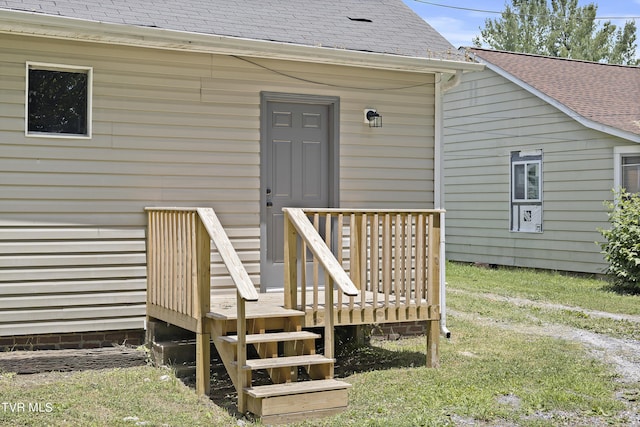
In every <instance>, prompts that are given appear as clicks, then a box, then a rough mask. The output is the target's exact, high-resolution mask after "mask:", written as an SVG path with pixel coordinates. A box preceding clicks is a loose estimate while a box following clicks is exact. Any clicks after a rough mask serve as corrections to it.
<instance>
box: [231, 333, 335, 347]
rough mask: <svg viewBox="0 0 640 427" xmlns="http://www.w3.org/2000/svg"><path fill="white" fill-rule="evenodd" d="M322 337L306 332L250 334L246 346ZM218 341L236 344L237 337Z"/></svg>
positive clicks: (233, 336) (232, 336)
mask: <svg viewBox="0 0 640 427" xmlns="http://www.w3.org/2000/svg"><path fill="white" fill-rule="evenodd" d="M321 337H322V335H320V334H316V333H313V332H308V331H298V332H273V333H265V334H250V335H247V344H260V343H268V342H285V341H302V340H311V339H314V340H315V339H318V338H321ZM219 339H220V341H224V342H227V343H229V344H237V343H238V336H237V335H226V336H223V337H220V338H219Z"/></svg>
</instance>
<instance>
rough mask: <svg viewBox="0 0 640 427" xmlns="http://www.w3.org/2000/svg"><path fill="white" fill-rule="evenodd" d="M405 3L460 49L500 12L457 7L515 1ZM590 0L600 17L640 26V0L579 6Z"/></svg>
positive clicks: (407, 0) (493, 8)
mask: <svg viewBox="0 0 640 427" xmlns="http://www.w3.org/2000/svg"><path fill="white" fill-rule="evenodd" d="M404 2H405V3H406V4H407V5H408V6H409V7H410V8H412V9H413V10H414V11H415V12H416V13H417V14H418V15H420V16H421V17H422V18H424V19H425V20H426V21H427V22H428V23H429V24H431V26H432V27H434V28H435V29H436V30H437V31H438V32H439V33H440V34H442V35H443V36H444V37H445V38H446V39H447V40H449V42H450V43H451V44H452V45H454V46H455V47H456V48H457V47H460V46H470V45H471V40H472V39H473V38H474V37H475V36H478V35H480V28H481V27H482V28H484V22H485V19H487V18H490V19H496V18H499V17H500V15H499V14H495V13H486V12H476V11H470V10H460V9H455V8H453V7H461V8H470V9H482V10H488V11H496V12H501V11H502V10H504V8H505V4H511V0H482V1H478V0H429V1H427V0H420V1H416V0H404ZM428 3H434V4H440V5H446V6H449V7H442V6H435V5H431V4H428ZM589 3H595V4H597V5H598V16H599V17H635V21H636V27H639V28H640V0H600V1H598V0H590V1H589V0H578V5H579V6H585V5H587V4H589ZM611 22H613V23H614V24H616V25H618V26H624V22H625V20H624V19H622V20H620V19H611ZM637 38H638V41H637V43H638V44H639V45H640V33H639V34H638V37H637ZM636 53H637V54H638V56H639V57H640V49H636Z"/></svg>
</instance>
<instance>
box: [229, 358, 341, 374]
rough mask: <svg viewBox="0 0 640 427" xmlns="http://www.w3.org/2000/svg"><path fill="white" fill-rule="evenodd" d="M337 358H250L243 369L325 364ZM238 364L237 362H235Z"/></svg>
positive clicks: (253, 369) (333, 361)
mask: <svg viewBox="0 0 640 427" xmlns="http://www.w3.org/2000/svg"><path fill="white" fill-rule="evenodd" d="M335 361H336V360H335V359H329V358H327V357H324V356H323V355H321V354H308V355H304V356H287V357H269V358H266V359H249V360H247V363H246V364H245V365H244V367H243V369H246V370H252V371H255V370H257V369H272V368H287V367H291V366H307V365H323V364H327V363H335ZM233 364H234V365H237V362H235V361H234V362H233Z"/></svg>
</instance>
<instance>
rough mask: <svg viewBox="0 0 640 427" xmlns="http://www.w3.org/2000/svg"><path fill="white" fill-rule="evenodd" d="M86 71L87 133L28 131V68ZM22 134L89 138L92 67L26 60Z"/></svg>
mask: <svg viewBox="0 0 640 427" xmlns="http://www.w3.org/2000/svg"><path fill="white" fill-rule="evenodd" d="M33 69H35V70H45V71H67V72H86V74H87V133H86V134H76V133H55V132H29V70H33ZM25 70H26V72H25V101H24V135H25V136H26V137H29V138H58V139H59V138H66V139H69V138H71V139H91V138H92V136H93V67H85V66H80V65H65V64H53V63H47V62H33V61H27V62H26V67H25Z"/></svg>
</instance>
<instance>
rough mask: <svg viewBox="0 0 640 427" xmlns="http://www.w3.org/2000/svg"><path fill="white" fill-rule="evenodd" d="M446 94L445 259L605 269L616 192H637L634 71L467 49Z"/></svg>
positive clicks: (639, 135) (639, 117) (639, 133)
mask: <svg viewBox="0 0 640 427" xmlns="http://www.w3.org/2000/svg"><path fill="white" fill-rule="evenodd" d="M468 54H469V55H470V56H471V57H472V58H473V59H475V60H476V61H477V62H479V63H481V64H485V65H486V68H485V70H484V71H482V72H480V73H472V74H468V75H465V76H464V77H463V81H462V84H460V85H459V86H458V87H456V88H455V89H452V90H451V91H449V92H447V94H446V96H445V110H444V127H445V130H444V133H445V152H444V165H445V180H444V182H445V194H446V196H445V199H446V202H445V207H446V208H447V212H448V213H447V258H448V259H450V260H456V261H466V262H479V263H488V264H499V265H508V266H521V267H533V268H543V269H554V270H565V271H575V272H586V273H602V272H603V271H604V269H605V268H606V264H605V262H604V260H603V257H602V255H601V254H600V247H599V246H598V245H596V244H595V242H596V241H602V236H601V235H600V233H599V232H598V231H597V230H598V228H606V227H607V226H608V222H607V213H606V209H605V207H604V206H603V202H604V201H605V200H612V198H613V193H612V189H613V188H614V187H615V188H617V187H620V186H621V185H622V186H624V187H626V188H627V189H628V190H630V191H640V68H638V67H629V66H619V65H606V64H599V63H593V62H586V61H577V60H569V59H560V58H550V57H544V56H537V55H529V54H519V53H511V52H500V51H492V50H485V49H475V48H474V49H468Z"/></svg>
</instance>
